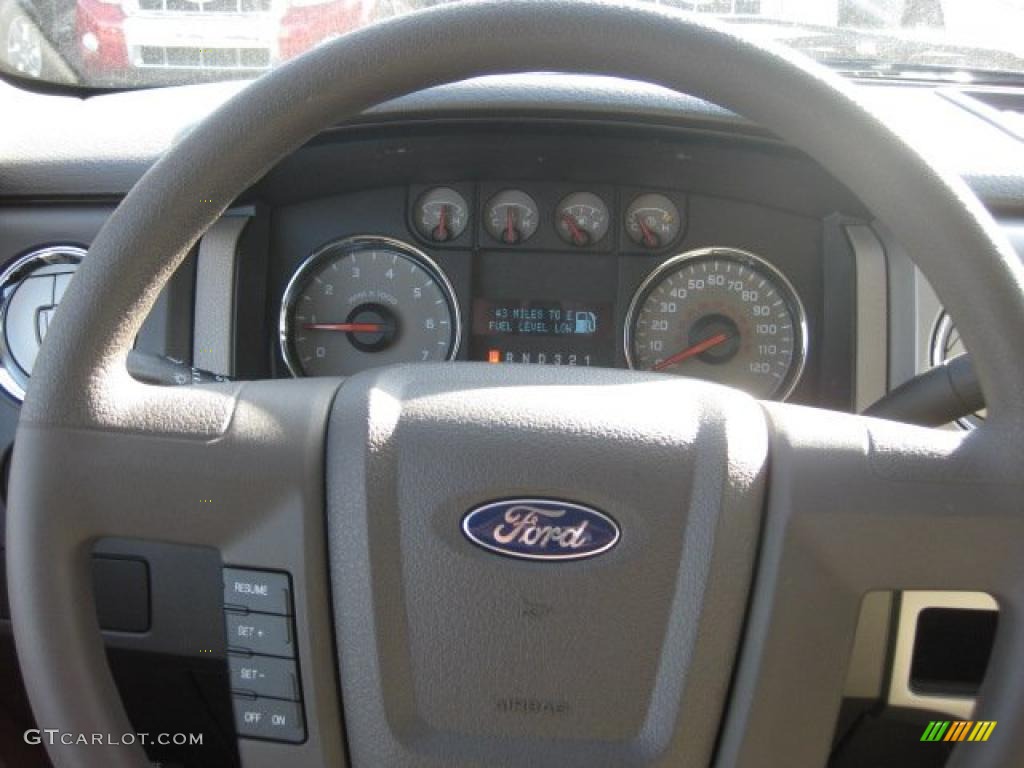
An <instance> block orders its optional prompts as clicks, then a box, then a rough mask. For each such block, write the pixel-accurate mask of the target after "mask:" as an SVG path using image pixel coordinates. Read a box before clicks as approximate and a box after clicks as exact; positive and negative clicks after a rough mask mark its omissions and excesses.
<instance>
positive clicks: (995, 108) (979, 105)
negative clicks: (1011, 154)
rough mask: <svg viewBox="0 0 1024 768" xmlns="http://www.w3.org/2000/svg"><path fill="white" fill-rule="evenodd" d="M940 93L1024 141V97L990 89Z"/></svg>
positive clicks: (951, 90)
mask: <svg viewBox="0 0 1024 768" xmlns="http://www.w3.org/2000/svg"><path fill="white" fill-rule="evenodd" d="M940 93H941V94H942V95H943V96H945V97H946V98H947V99H949V100H950V101H952V102H953V103H954V104H956V105H958V106H960V107H962V108H963V109H966V110H967V111H968V112H971V113H973V114H975V115H977V116H978V117H980V118H982V119H983V120H986V121H988V122H989V123H991V124H992V125H994V126H996V127H997V128H1000V129H1002V130H1003V131H1005V132H1006V133H1008V134H1010V135H1011V136H1013V137H1014V138H1015V139H1018V140H1020V141H1024V95H1022V94H1021V93H1020V92H1019V91H1004V90H998V89H988V88H946V89H943V90H942V91H940Z"/></svg>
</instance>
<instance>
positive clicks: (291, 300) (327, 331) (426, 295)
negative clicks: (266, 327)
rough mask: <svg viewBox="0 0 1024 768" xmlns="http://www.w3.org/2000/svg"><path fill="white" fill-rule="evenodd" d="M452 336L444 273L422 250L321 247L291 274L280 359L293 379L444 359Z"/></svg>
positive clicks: (354, 242)
mask: <svg viewBox="0 0 1024 768" xmlns="http://www.w3.org/2000/svg"><path fill="white" fill-rule="evenodd" d="M459 334H460V323H459V310H458V304H457V303H456V300H455V293H454V291H453V289H452V286H451V283H450V282H449V281H448V278H447V277H446V276H445V274H444V272H442V271H441V269H440V267H438V266H437V264H435V263H434V262H433V261H432V260H431V259H430V257H429V256H427V255H426V254H425V253H423V252H422V251H419V250H417V249H415V248H413V247H412V246H410V245H407V244H406V243H403V242H400V241H398V240H391V239H389V238H383V237H352V238H348V239H346V240H339V241H338V242H335V243H331V244H329V245H327V246H324V247H323V248H321V249H320V250H318V251H317V252H316V253H314V254H313V255H312V256H310V257H309V258H308V259H307V260H306V261H305V263H303V265H302V266H301V267H299V269H298V271H296V273H295V275H294V276H293V277H292V279H291V281H290V282H289V284H288V288H287V289H286V290H285V295H284V300H283V302H282V305H281V322H280V339H281V353H282V355H283V356H284V360H285V363H286V364H287V365H288V369H289V370H290V371H291V372H292V374H293V375H295V376H350V375H352V374H354V373H358V372H359V371H361V370H365V369H367V368H373V367H377V366H381V365H388V364H391V363H407V362H427V361H442V360H450V359H452V358H453V357H454V356H455V353H456V351H457V350H458V345H459Z"/></svg>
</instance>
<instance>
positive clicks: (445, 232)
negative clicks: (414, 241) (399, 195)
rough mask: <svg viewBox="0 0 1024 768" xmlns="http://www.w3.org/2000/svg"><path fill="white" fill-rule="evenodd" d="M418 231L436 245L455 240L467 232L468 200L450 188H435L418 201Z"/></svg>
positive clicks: (416, 219)
mask: <svg viewBox="0 0 1024 768" xmlns="http://www.w3.org/2000/svg"><path fill="white" fill-rule="evenodd" d="M414 216H415V224H416V231H418V232H419V233H420V235H422V236H423V237H424V238H426V239H427V240H430V241H432V242H435V243H446V242H448V241H449V240H454V239H455V238H457V237H458V236H459V235H461V234H462V233H463V232H465V231H466V224H468V223H469V206H468V205H467V204H466V198H464V197H463V196H462V195H460V194H459V193H458V192H456V191H455V190H454V189H450V188H449V187H434V188H433V189H430V190H427V191H426V192H424V193H423V194H422V195H420V199H419V200H417V201H416V210H415V214H414Z"/></svg>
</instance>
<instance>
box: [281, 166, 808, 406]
mask: <svg viewBox="0 0 1024 768" xmlns="http://www.w3.org/2000/svg"><path fill="white" fill-rule="evenodd" d="M406 200H407V210H406V214H405V224H406V226H405V233H404V236H403V237H395V236H393V235H394V233H392V232H388V233H381V234H375V233H373V232H368V233H367V232H364V233H360V234H359V235H347V236H339V237H338V238H337V239H334V240H331V241H329V242H326V243H323V244H322V245H321V246H320V247H319V248H317V249H316V250H315V251H313V252H312V253H310V254H308V256H307V258H306V259H305V260H304V261H303V262H302V264H301V265H300V266H299V267H298V269H297V270H296V271H295V272H294V273H293V274H292V275H291V278H290V280H289V281H288V285H287V288H286V290H285V292H284V295H283V298H282V301H281V313H280V322H279V341H280V346H281V356H282V358H283V360H284V362H285V364H286V365H287V367H288V369H289V371H290V372H291V373H292V374H293V375H295V376H318V375H342V376H348V375H352V374H354V373H356V372H358V371H360V370H364V369H367V368H372V367H377V366H380V365H386V364H392V363H400V362H424V361H444V360H452V359H456V358H460V359H470V360H479V361H483V362H488V363H492V364H508V363H526V364H543V365H586V366H623V367H626V366H628V367H630V368H635V369H638V370H647V371H657V372H662V373H666V374H673V375H679V376H693V377H698V378H703V379H707V380H711V381H715V382H718V383H722V384H725V385H729V386H735V387H738V388H741V389H743V390H745V391H747V392H749V393H751V394H753V395H755V396H757V397H760V398H776V399H783V398H785V397H787V396H788V395H789V394H790V393H791V392H792V391H793V389H794V387H795V386H796V385H797V383H798V382H799V380H800V377H801V373H802V371H803V369H804V364H805V361H806V357H807V349H808V341H809V329H808V323H807V317H806V313H805V311H804V306H803V303H802V301H801V298H800V296H799V294H798V292H797V290H796V289H795V288H794V287H793V285H792V283H791V282H790V281H789V280H788V279H787V277H786V276H785V275H784V274H783V273H782V272H781V271H780V270H779V269H778V268H777V267H776V266H775V265H773V264H772V263H771V262H770V261H769V259H767V258H766V257H764V256H763V255H759V254H757V253H754V252H752V251H751V250H750V249H749V248H742V247H737V246H736V245H734V244H731V243H729V242H723V243H721V244H706V243H692V244H690V243H687V242H686V239H687V238H686V235H687V229H688V224H689V222H688V220H687V202H688V201H687V198H686V196H685V195H684V194H682V193H679V192H674V191H668V190H651V189H625V188H619V187H612V186H599V185H594V186H593V187H589V188H588V187H581V188H574V187H570V186H568V185H561V184H547V185H533V186H532V187H529V186H526V185H524V186H523V187H520V186H516V185H507V184H499V183H453V184H450V185H437V186H429V187H414V188H410V189H408V190H407V193H406ZM697 246H699V247H697ZM446 265H448V267H447V269H448V270H452V269H457V270H458V272H459V276H458V279H455V280H453V279H451V277H450V276H449V273H448V271H446ZM452 265H455V266H452Z"/></svg>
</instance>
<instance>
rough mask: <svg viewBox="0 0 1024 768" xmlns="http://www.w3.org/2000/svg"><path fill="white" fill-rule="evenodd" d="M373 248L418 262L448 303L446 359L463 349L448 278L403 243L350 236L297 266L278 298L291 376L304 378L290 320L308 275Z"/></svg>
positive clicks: (281, 335) (282, 340)
mask: <svg viewBox="0 0 1024 768" xmlns="http://www.w3.org/2000/svg"><path fill="white" fill-rule="evenodd" d="M374 249H388V250H393V251H398V252H399V253H401V254H402V255H403V256H406V257H407V258H410V259H412V260H413V261H415V262H417V263H418V264H419V266H420V267H422V268H423V269H424V270H425V271H426V272H427V273H428V274H429V275H430V277H431V278H433V279H434V280H435V281H437V284H438V285H439V286H440V287H441V291H442V292H443V293H444V296H445V300H446V301H447V302H448V308H449V311H450V312H451V316H452V333H453V335H452V344H451V347H450V348H449V350H448V356H447V357H446V358H445V360H446V361H449V360H454V359H455V357H456V355H458V353H459V349H460V348H461V346H462V312H461V311H460V310H459V300H458V296H457V295H456V293H455V288H454V287H453V286H452V283H451V280H449V279H448V275H447V274H446V273H445V271H444V270H443V269H442V268H441V267H440V266H439V265H438V264H437V262H436V261H434V260H433V259H432V258H431V257H430V256H428V255H427V254H426V253H424V252H423V251H421V250H420V249H419V248H416V247H415V246H412V245H410V244H409V243H407V242H405V241H403V240H396V239H395V238H392V237H384V236H382V235H353V236H351V237H345V238H341V239H339V240H332V241H331V242H329V243H327V244H325V245H322V246H320V247H319V248H317V249H316V250H315V251H313V253H311V254H310V255H309V256H307V257H306V259H305V260H304V261H303V262H302V263H301V264H300V265H299V266H298V268H297V269H296V270H295V272H294V274H292V276H291V278H289V280H288V285H287V286H285V289H284V294H283V296H282V297H281V313H280V315H279V317H278V324H277V333H278V345H279V346H280V349H281V358H282V359H283V360H284V364H285V366H287V368H288V372H289V373H291V375H292V376H293V377H295V378H305V377H306V375H307V374H306V373H305V372H303V370H302V364H301V363H300V361H299V359H298V357H297V356H296V354H295V350H294V348H293V347H292V344H291V336H292V322H291V318H292V310H293V309H294V307H295V302H296V301H298V299H299V295H300V292H301V291H302V289H303V288H305V286H306V283H307V282H308V280H309V278H310V275H311V274H312V273H313V272H315V271H316V270H317V269H318V268H319V267H320V265H321V264H323V263H324V262H325V261H327V260H328V259H333V258H337V257H339V256H345V255H347V254H349V253H352V252H357V251H366V250H374Z"/></svg>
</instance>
